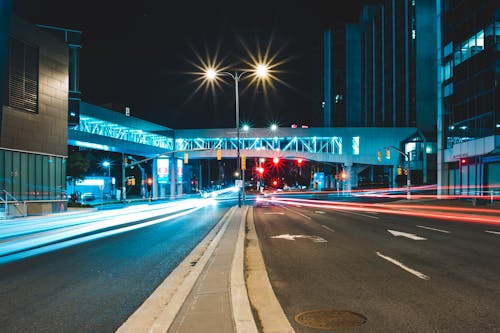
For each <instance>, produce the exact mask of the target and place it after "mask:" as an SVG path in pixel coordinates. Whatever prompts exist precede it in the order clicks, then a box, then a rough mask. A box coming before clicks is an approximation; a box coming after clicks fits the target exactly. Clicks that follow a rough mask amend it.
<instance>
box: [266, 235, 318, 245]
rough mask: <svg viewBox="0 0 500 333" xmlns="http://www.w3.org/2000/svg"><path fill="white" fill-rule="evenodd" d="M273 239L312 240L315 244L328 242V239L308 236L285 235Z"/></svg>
mask: <svg viewBox="0 0 500 333" xmlns="http://www.w3.org/2000/svg"><path fill="white" fill-rule="evenodd" d="M271 238H281V239H286V240H296V239H297V238H305V239H310V240H312V241H313V242H314V243H327V242H328V241H327V240H326V239H324V238H321V237H319V236H307V235H290V234H284V235H278V236H272V237H271Z"/></svg>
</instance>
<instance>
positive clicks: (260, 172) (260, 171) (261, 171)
mask: <svg viewBox="0 0 500 333" xmlns="http://www.w3.org/2000/svg"><path fill="white" fill-rule="evenodd" d="M257 172H258V173H259V174H260V175H261V176H262V174H264V168H263V167H257Z"/></svg>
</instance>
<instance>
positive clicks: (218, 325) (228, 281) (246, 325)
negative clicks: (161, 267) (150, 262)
mask: <svg viewBox="0 0 500 333" xmlns="http://www.w3.org/2000/svg"><path fill="white" fill-rule="evenodd" d="M247 212H248V206H243V207H241V208H238V207H232V208H231V209H230V210H229V211H228V212H227V213H226V215H224V217H223V218H222V220H221V221H220V222H219V224H218V225H217V226H216V227H215V228H214V229H213V230H212V231H211V232H210V233H209V234H208V235H207V236H206V237H205V239H204V240H203V241H202V242H201V243H200V244H199V245H198V246H197V247H196V248H195V249H194V250H193V251H192V252H191V253H190V254H189V255H188V256H187V257H186V259H185V260H184V261H183V262H182V263H181V264H180V265H179V266H178V267H177V268H176V269H175V270H174V271H173V272H172V273H171V274H170V275H169V276H168V277H167V279H166V280H165V281H164V282H163V283H162V284H161V285H160V286H159V287H158V288H157V289H156V290H155V291H154V292H153V294H152V295H151V296H150V297H149V298H148V299H147V300H146V301H145V302H144V303H143V304H142V305H141V307H139V309H137V311H136V312H135V313H134V314H132V316H130V317H129V319H128V320H127V321H126V322H125V323H124V324H123V325H122V326H121V327H120V328H119V329H118V330H117V332H120V333H124V332H134V333H136V332H181V333H183V332H189V333H191V332H192V333H196V332H200V333H201V332H203V333H226V332H227V333H229V332H243V333H245V332H252V333H257V332H258V330H257V327H256V325H255V321H254V319H253V315H252V310H251V307H250V303H249V299H248V295H247V291H246V285H245V279H244V266H243V261H244V260H243V258H244V238H245V221H246V216H247Z"/></svg>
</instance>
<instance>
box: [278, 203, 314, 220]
mask: <svg viewBox="0 0 500 333" xmlns="http://www.w3.org/2000/svg"><path fill="white" fill-rule="evenodd" d="M281 207H282V208H283V209H286V210H289V211H291V212H293V213H295V214H298V215H300V216H302V217H303V218H306V219H308V220H312V217H310V216H307V215H304V214H302V213H299V212H297V211H295V210H293V209H290V208H288V207H285V206H281Z"/></svg>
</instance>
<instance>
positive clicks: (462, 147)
mask: <svg viewBox="0 0 500 333" xmlns="http://www.w3.org/2000/svg"><path fill="white" fill-rule="evenodd" d="M437 5H438V8H439V10H440V11H439V13H438V21H439V22H440V29H441V34H440V38H441V40H440V42H439V43H438V48H439V49H438V58H439V63H440V71H439V78H440V85H439V89H440V91H439V95H440V103H439V106H438V107H439V111H438V112H439V117H438V118H439V122H440V130H439V132H438V133H439V134H438V135H439V136H438V144H439V148H438V149H439V150H440V154H439V155H438V158H439V161H438V163H439V164H440V169H441V170H440V171H439V175H438V177H439V178H438V185H440V189H441V193H442V194H453V195H457V194H458V195H491V194H493V193H494V192H498V191H499V190H500V155H499V154H498V152H499V146H500V136H499V135H500V93H499V87H498V82H500V4H499V3H498V1H494V0H485V1H480V2H477V1H472V0H444V1H443V0H442V1H438V2H437Z"/></svg>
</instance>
